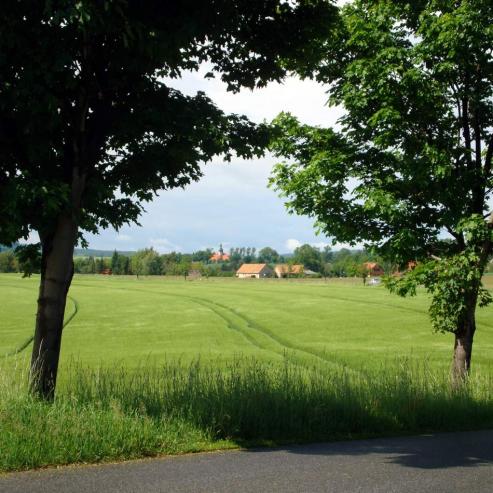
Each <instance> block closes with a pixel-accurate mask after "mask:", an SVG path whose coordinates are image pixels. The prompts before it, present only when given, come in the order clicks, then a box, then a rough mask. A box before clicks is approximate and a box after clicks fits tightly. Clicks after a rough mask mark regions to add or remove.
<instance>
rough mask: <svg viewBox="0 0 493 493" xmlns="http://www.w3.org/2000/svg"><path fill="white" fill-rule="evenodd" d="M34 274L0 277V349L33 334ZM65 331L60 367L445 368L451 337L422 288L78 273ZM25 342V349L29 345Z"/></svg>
mask: <svg viewBox="0 0 493 493" xmlns="http://www.w3.org/2000/svg"><path fill="white" fill-rule="evenodd" d="M38 282H39V279H37V278H36V277H32V278H30V279H22V278H20V277H19V276H18V275H5V274H4V275H0V299H1V300H2V303H1V305H0V316H1V328H0V331H1V338H0V354H6V353H12V352H13V351H15V350H16V349H17V348H19V347H21V346H22V345H23V343H24V342H25V341H26V339H28V338H29V337H30V336H31V335H32V332H33V324H34V314H35V309H36V295H37V285H38ZM75 304H76V305H77V313H76V314H75V316H74V318H73V320H71V322H70V324H69V325H68V326H67V328H66V330H65V334H64V337H63V346H62V363H61V368H62V371H63V366H64V364H66V362H67V361H73V360H74V359H75V360H77V361H79V362H82V363H84V364H87V365H101V364H104V365H111V364H114V363H123V364H125V365H127V366H130V367H134V366H141V365H142V364H143V362H152V363H153V364H156V363H160V362H163V361H165V360H167V361H169V360H170V359H171V360H174V359H180V360H181V361H185V362H187V361H191V360H192V359H195V358H197V356H200V358H201V359H202V360H203V361H208V360H213V361H214V362H215V363H216V362H217V361H218V360H230V359H231V358H234V357H237V356H238V355H243V356H246V357H250V356H254V357H255V358H258V359H261V360H267V361H271V360H280V359H282V357H283V355H284V354H285V353H286V352H288V353H290V354H291V355H292V356H293V357H294V358H296V359H298V360H305V361H306V363H307V364H311V363H321V362H322V361H324V362H326V364H328V365H347V366H349V367H351V368H354V369H358V370H360V369H367V368H375V367H378V366H379V365H380V364H381V363H382V361H383V360H389V359H395V358H396V357H400V356H404V357H408V358H409V357H410V358H418V359H420V360H422V359H424V358H427V359H428V360H429V363H430V364H431V365H432V366H436V367H442V368H446V367H448V366H449V364H450V358H451V350H452V344H453V337H452V335H450V334H445V335H444V334H433V333H432V331H431V328H430V323H429V320H428V315H427V304H428V300H427V297H426V296H425V295H424V294H421V295H419V296H417V297H415V298H408V299H402V298H399V297H397V296H395V295H391V294H389V293H388V292H387V291H386V290H385V288H383V287H381V286H379V287H370V286H367V287H364V286H362V284H361V283H360V282H358V281H353V280H329V281H328V282H323V281H295V280H290V281H285V280H261V281H259V280H237V279H209V280H194V281H184V280H183V279H166V278H147V279H142V278H141V279H136V278H125V277H109V276H76V277H75V279H74V281H73V285H72V287H71V290H70V299H69V301H68V304H67V315H66V317H68V316H69V315H71V314H73V312H74V310H75ZM478 325H479V328H478V332H477V335H476V338H475V347H474V353H473V360H474V365H475V366H476V367H481V368H488V369H490V367H491V364H492V361H493V307H488V308H483V309H478ZM30 349H31V348H30V347H26V349H25V350H24V352H25V353H28V352H29V351H30Z"/></svg>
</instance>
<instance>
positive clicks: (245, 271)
mask: <svg viewBox="0 0 493 493" xmlns="http://www.w3.org/2000/svg"><path fill="white" fill-rule="evenodd" d="M271 276H272V269H271V268H270V267H269V266H268V265H267V264H243V265H242V266H241V267H240V268H239V269H238V270H237V271H236V277H238V278H240V279H246V278H256V279H260V278H263V277H271Z"/></svg>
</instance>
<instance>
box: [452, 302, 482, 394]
mask: <svg viewBox="0 0 493 493" xmlns="http://www.w3.org/2000/svg"><path fill="white" fill-rule="evenodd" d="M476 302H477V293H475V294H474V295H469V296H467V300H466V309H465V311H464V314H463V316H462V317H461V319H460V320H459V323H458V327H457V330H456V331H455V344H454V357H453V362H452V383H453V385H454V387H460V386H461V385H462V384H463V383H464V382H465V381H466V380H467V377H468V375H469V371H470V369H471V355H472V344H473V339H474V333H475V332H476Z"/></svg>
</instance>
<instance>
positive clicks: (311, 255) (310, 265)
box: [293, 243, 322, 272]
mask: <svg viewBox="0 0 493 493" xmlns="http://www.w3.org/2000/svg"><path fill="white" fill-rule="evenodd" d="M293 263H294V264H303V266H304V267H305V268H307V269H310V270H313V271H315V272H319V271H320V269H321V265H322V259H321V256H320V250H319V249H318V248H315V247H313V246H311V245H308V244H306V243H305V244H304V245H301V246H299V247H297V248H296V249H295V250H294V255H293Z"/></svg>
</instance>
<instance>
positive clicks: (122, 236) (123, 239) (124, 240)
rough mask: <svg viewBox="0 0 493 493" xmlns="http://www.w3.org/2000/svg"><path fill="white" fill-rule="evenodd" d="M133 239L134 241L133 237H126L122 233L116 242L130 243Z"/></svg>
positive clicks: (117, 236)
mask: <svg viewBox="0 0 493 493" xmlns="http://www.w3.org/2000/svg"><path fill="white" fill-rule="evenodd" d="M131 239H132V237H131V236H130V235H124V234H121V233H120V234H117V235H116V237H115V240H116V241H122V242H126V241H130V240H131Z"/></svg>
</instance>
